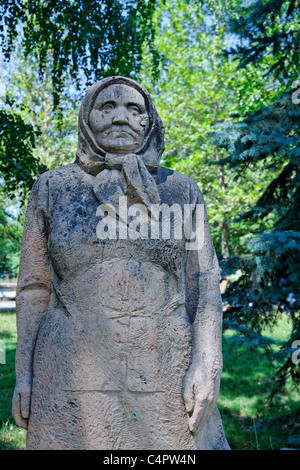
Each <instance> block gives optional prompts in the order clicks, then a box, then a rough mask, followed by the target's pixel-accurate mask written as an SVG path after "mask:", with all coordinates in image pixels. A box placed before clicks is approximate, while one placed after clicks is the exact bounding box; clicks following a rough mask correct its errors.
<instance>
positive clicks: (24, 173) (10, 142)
mask: <svg viewBox="0 0 300 470" xmlns="http://www.w3.org/2000/svg"><path fill="white" fill-rule="evenodd" d="M33 146H34V132H33V129H32V126H31V125H30V124H26V123H25V122H24V120H23V119H22V117H21V116H20V115H19V114H17V113H11V112H8V111H7V110H6V109H0V175H1V176H2V177H3V179H4V184H5V188H6V192H7V194H9V195H10V196H14V193H15V192H16V191H17V190H19V191H20V193H21V194H22V195H23V196H24V194H26V191H28V189H30V188H31V186H32V184H33V182H34V176H36V175H38V174H39V173H40V172H43V171H45V166H44V165H41V163H40V162H39V160H38V159H37V158H35V157H34V156H33V153H32V148H33Z"/></svg>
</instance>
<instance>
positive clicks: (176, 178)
mask: <svg viewBox="0 0 300 470" xmlns="http://www.w3.org/2000/svg"><path fill="white" fill-rule="evenodd" d="M156 181H157V183H158V184H164V183H165V184H166V185H168V186H169V187H170V188H172V189H174V190H176V188H180V189H181V190H182V189H183V190H185V191H189V192H190V193H193V194H194V196H195V197H197V196H198V198H199V197H200V198H201V199H202V193H201V191H200V189H199V186H198V184H197V183H196V181H195V180H193V179H192V178H190V177H189V176H187V175H185V174H184V173H179V172H178V171H175V170H172V169H171V168H165V167H163V166H159V167H158V170H157V176H156Z"/></svg>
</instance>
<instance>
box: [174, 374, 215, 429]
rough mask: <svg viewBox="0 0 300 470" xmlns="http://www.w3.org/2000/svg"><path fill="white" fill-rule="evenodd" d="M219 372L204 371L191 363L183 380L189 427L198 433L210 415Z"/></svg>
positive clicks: (213, 405) (213, 404) (213, 406)
mask: <svg viewBox="0 0 300 470" xmlns="http://www.w3.org/2000/svg"><path fill="white" fill-rule="evenodd" d="M219 382H220V381H219V374H217V375H216V374H210V373H205V372H204V371H202V370H201V367H200V366H199V365H198V367H197V366H196V367H194V366H193V365H192V366H191V367H190V369H189V370H188V372H187V375H186V377H185V382H184V389H183V399H184V403H185V407H186V411H187V414H188V424H189V429H190V431H191V433H192V434H194V435H195V434H198V433H199V431H201V429H202V427H203V426H204V424H205V423H206V421H207V420H208V419H209V418H210V416H211V415H212V412H213V410H214V408H215V406H216V403H217V399H218V394H219Z"/></svg>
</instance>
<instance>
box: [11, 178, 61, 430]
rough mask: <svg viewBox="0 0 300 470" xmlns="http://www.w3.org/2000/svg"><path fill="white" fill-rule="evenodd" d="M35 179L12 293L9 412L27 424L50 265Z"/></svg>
mask: <svg viewBox="0 0 300 470" xmlns="http://www.w3.org/2000/svg"><path fill="white" fill-rule="evenodd" d="M39 186H40V185H39V182H37V183H36V184H35V185H34V187H33V188H32V191H31V195H30V200H29V203H28V206H27V211H26V217H25V223H24V230H23V238H22V247H21V258H20V268H19V278H18V285H17V295H16V315H17V333H18V343H17V350H16V364H15V365H16V379H17V380H16V387H15V391H14V395H13V402H12V414H13V417H14V419H15V421H16V424H17V425H18V426H20V427H23V428H25V429H26V428H27V423H28V418H29V412H30V397H31V386H32V363H33V354H34V348H35V342H36V338H37V332H38V329H39V325H40V322H41V319H42V318H43V316H44V314H45V311H46V308H47V305H48V303H49V299H50V294H51V285H52V282H51V269H50V263H49V257H48V249H47V244H48V241H47V231H46V226H45V214H44V211H43V209H42V203H41V197H42V196H41V191H39Z"/></svg>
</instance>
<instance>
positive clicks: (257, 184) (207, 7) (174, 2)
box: [142, 0, 278, 256]
mask: <svg viewBox="0 0 300 470" xmlns="http://www.w3.org/2000/svg"><path fill="white" fill-rule="evenodd" d="M239 9H240V6H239V2H238V1H236V2H235V1H229V0H226V1H224V2H219V1H215V0H211V1H210V2H204V1H203V2H202V1H201V2H199V1H192V0H190V1H187V0H168V1H166V2H161V3H160V4H158V7H157V11H156V15H155V17H154V25H155V27H156V34H155V42H154V45H155V49H156V51H157V52H158V53H159V56H160V62H159V66H158V70H159V71H160V75H159V77H155V76H154V77H153V75H152V63H153V60H152V55H151V52H150V51H149V48H148V47H147V45H146V46H145V54H144V62H143V68H142V77H143V81H144V84H145V86H146V87H147V88H148V89H149V90H150V92H151V93H152V95H154V97H155V103H156V107H157V109H158V111H159V114H160V115H161V117H162V120H163V123H164V127H165V143H166V149H165V152H164V156H163V158H164V160H163V165H165V166H168V167H172V168H173V169H175V170H177V171H180V172H184V173H186V174H188V175H189V176H190V177H192V178H193V179H194V180H196V181H197V182H199V186H200V188H201V190H202V192H203V193H204V197H205V202H206V205H207V210H208V214H209V219H210V226H211V230H212V236H213V240H214V243H215V246H216V249H217V250H218V252H219V253H222V254H223V255H224V256H228V255H229V254H230V253H236V254H237V253H240V252H243V251H244V250H245V248H244V244H243V237H244V236H247V234H248V233H249V232H248V229H247V228H246V226H245V224H244V223H243V222H239V223H232V220H233V219H234V217H235V215H236V213H237V211H238V210H240V208H241V207H242V208H243V209H244V210H249V209H250V208H251V207H252V205H253V204H254V201H255V200H256V199H257V195H258V194H260V193H262V191H263V190H264V188H265V187H266V185H267V184H268V182H270V178H271V177H272V176H273V174H271V172H270V171H269V170H268V169H266V168H265V169H263V168H262V167H260V168H259V170H258V171H256V172H255V173H253V171H249V172H248V173H247V178H245V181H244V184H243V186H241V185H238V184H236V183H235V181H234V175H233V172H232V171H230V170H229V169H228V168H227V167H225V166H223V167H221V166H218V165H216V164H215V163H216V161H219V160H222V159H224V158H225V156H226V152H225V151H224V150H223V149H221V148H219V149H217V148H216V147H215V146H214V144H213V142H212V140H211V139H210V137H209V135H210V133H211V132H212V131H213V130H214V126H215V125H216V124H217V123H219V122H222V121H223V120H224V119H227V118H228V117H229V116H231V115H233V114H238V113H241V112H243V111H252V110H256V109H257V107H258V106H259V105H264V104H266V103H267V100H268V98H269V96H270V95H271V96H277V94H278V89H277V88H276V87H273V85H272V84H270V83H269V82H268V81H266V78H265V71H266V69H267V64H263V66H262V67H261V69H260V70H257V68H255V67H249V68H248V69H247V70H240V71H236V64H235V63H233V62H232V61H229V60H228V59H227V58H226V57H224V54H223V50H224V48H225V47H227V45H228V44H229V43H230V40H231V38H230V37H228V35H227V17H228V13H229V12H231V13H232V12H235V11H238V10H239Z"/></svg>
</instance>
